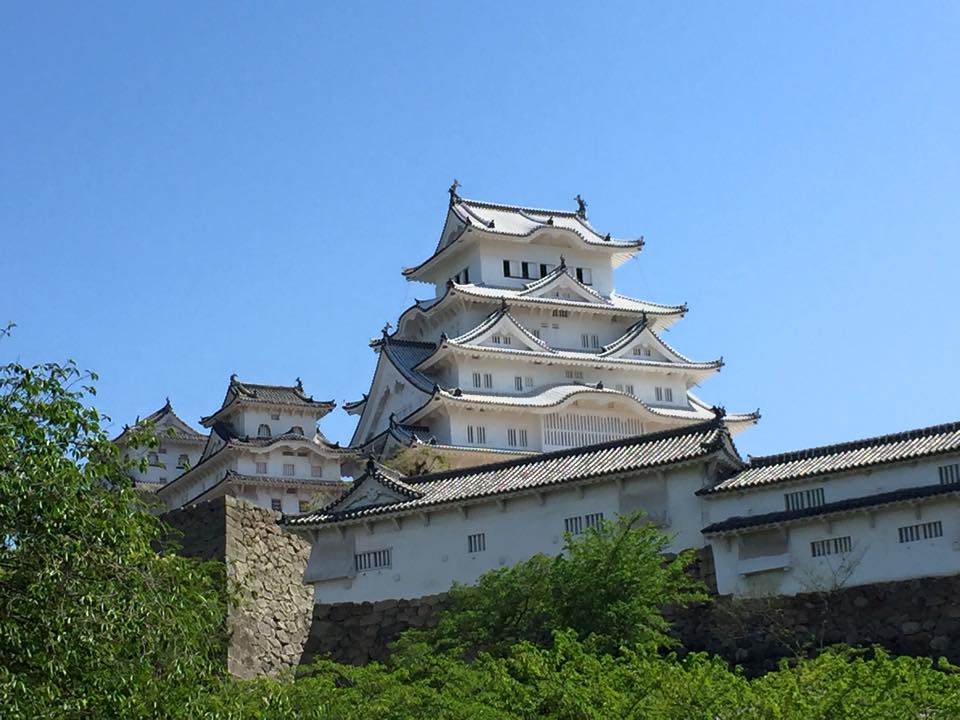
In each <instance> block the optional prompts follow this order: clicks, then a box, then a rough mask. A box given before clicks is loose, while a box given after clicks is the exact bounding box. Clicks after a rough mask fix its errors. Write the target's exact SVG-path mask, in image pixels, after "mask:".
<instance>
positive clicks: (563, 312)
mask: <svg viewBox="0 0 960 720" xmlns="http://www.w3.org/2000/svg"><path fill="white" fill-rule="evenodd" d="M550 314H551V315H553V317H563V318H565V317H570V311H569V310H554V311H553V312H552V313H550Z"/></svg>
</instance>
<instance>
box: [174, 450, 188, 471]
mask: <svg viewBox="0 0 960 720" xmlns="http://www.w3.org/2000/svg"><path fill="white" fill-rule="evenodd" d="M189 464H190V458H189V457H188V456H187V454H186V453H182V454H181V455H180V457H178V458H177V467H178V468H180V469H183V468H185V467H187V466H188V465H189Z"/></svg>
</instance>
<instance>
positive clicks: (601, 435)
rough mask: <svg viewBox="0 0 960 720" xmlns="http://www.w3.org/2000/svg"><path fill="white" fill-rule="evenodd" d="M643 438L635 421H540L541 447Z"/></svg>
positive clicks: (563, 416)
mask: <svg viewBox="0 0 960 720" xmlns="http://www.w3.org/2000/svg"><path fill="white" fill-rule="evenodd" d="M642 434H643V423H641V422H640V420H638V419H637V418H630V417H622V416H611V415H586V414H581V413H551V414H549V415H545V416H544V418H543V442H544V445H549V446H554V447H576V446H578V445H593V444H594V443H600V442H606V441H608V440H621V439H623V438H628V437H632V436H634V435H642Z"/></svg>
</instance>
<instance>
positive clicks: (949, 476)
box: [937, 463, 960, 485]
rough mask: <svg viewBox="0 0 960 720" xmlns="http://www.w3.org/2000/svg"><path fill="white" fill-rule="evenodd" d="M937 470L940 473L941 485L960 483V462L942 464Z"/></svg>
mask: <svg viewBox="0 0 960 720" xmlns="http://www.w3.org/2000/svg"><path fill="white" fill-rule="evenodd" d="M937 470H938V472H939V473H940V484H941V485H953V484H954V483H960V463H953V464H952V465H941V466H940V467H939V468H937Z"/></svg>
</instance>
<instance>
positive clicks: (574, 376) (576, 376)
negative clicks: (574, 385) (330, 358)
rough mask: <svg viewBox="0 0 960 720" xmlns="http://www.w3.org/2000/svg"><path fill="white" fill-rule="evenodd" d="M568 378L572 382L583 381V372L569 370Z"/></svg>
mask: <svg viewBox="0 0 960 720" xmlns="http://www.w3.org/2000/svg"><path fill="white" fill-rule="evenodd" d="M566 376H567V377H568V378H570V379H571V380H583V370H567V372H566Z"/></svg>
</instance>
